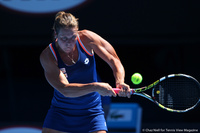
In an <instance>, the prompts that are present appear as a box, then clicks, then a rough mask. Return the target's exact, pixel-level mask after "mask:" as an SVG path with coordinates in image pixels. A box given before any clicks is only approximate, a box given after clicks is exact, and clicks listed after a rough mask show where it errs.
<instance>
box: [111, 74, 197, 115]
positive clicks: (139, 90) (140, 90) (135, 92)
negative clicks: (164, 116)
mask: <svg viewBox="0 0 200 133" xmlns="http://www.w3.org/2000/svg"><path fill="white" fill-rule="evenodd" d="M175 76H183V77H187V78H191V79H193V80H194V81H196V82H197V83H198V84H199V82H198V81H197V80H196V79H195V78H193V77H191V76H189V75H186V74H170V75H168V76H164V77H162V78H160V79H159V80H156V81H155V82H153V83H152V84H150V85H148V86H145V87H141V88H134V89H133V88H131V92H130V94H131V95H138V96H142V97H144V98H146V99H148V100H150V101H152V102H154V103H155V104H156V105H158V106H159V107H160V108H162V109H165V110H167V111H170V112H177V113H184V112H187V111H189V110H192V109H194V108H195V107H196V106H197V105H198V104H199V101H200V99H199V101H197V103H196V104H195V105H194V106H192V107H190V108H187V109H185V110H176V109H171V108H168V107H165V106H163V105H162V104H160V103H159V102H157V101H156V100H155V97H154V94H155V93H154V86H155V85H157V84H158V83H160V82H161V81H163V80H165V79H166V78H172V77H175ZM116 89H117V88H114V90H116ZM149 89H152V96H150V95H148V94H146V93H144V91H146V90H149ZM116 92H119V90H118V91H116Z"/></svg>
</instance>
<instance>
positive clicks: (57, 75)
mask: <svg viewBox="0 0 200 133" xmlns="http://www.w3.org/2000/svg"><path fill="white" fill-rule="evenodd" d="M40 62H41V65H42V67H43V68H44V74H45V77H46V79H47V81H48V82H49V84H50V85H51V86H52V87H54V88H55V89H57V90H58V91H59V92H60V93H62V94H63V95H64V96H66V97H79V96H83V95H86V94H88V93H91V92H94V91H97V92H99V93H100V95H103V96H105V95H110V96H115V95H116V94H115V93H114V92H113V91H110V90H111V89H112V88H111V86H109V85H108V84H106V83H88V84H79V83H69V82H68V80H67V79H66V77H65V76H64V74H63V73H62V71H60V69H59V68H58V66H57V61H56V60H55V58H54V57H53V55H52V53H51V51H50V49H49V47H47V48H46V49H45V50H44V51H43V52H42V53H41V55H40ZM102 90H104V91H102Z"/></svg>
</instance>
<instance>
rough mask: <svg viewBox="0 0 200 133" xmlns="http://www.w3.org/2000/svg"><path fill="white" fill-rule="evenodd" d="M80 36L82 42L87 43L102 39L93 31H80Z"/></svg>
mask: <svg viewBox="0 0 200 133" xmlns="http://www.w3.org/2000/svg"><path fill="white" fill-rule="evenodd" d="M79 36H80V38H81V40H83V41H87V42H94V41H97V40H98V39H99V38H100V36H99V35H98V34H96V33H95V32H93V31H90V30H81V31H79Z"/></svg>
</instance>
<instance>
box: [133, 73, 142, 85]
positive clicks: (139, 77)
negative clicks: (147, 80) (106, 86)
mask: <svg viewBox="0 0 200 133" xmlns="http://www.w3.org/2000/svg"><path fill="white" fill-rule="evenodd" d="M131 81H132V82H133V84H135V85H138V84H140V83H141V82H142V75H141V74H140V73H134V74H133V75H132V76H131Z"/></svg>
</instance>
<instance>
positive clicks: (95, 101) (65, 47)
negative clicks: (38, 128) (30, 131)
mask: <svg viewBox="0 0 200 133" xmlns="http://www.w3.org/2000/svg"><path fill="white" fill-rule="evenodd" d="M53 29H54V33H55V41H54V42H52V43H51V44H50V45H49V46H48V47H47V48H46V49H44V50H43V52H42V53H41V55H40V62H41V65H42V67H43V68H44V74H45V77H46V79H47V81H48V82H49V84H50V85H51V86H52V87H53V88H54V96H53V99H52V103H51V107H50V109H49V110H48V113H47V115H46V118H45V120H44V124H43V131H42V132H43V133H63V132H64V133H106V131H107V127H106V123H105V118H104V112H103V110H102V106H101V96H100V95H102V96H114V97H115V96H116V93H115V92H114V91H113V89H112V87H111V86H110V85H109V84H108V83H102V82H98V81H97V72H96V64H95V58H94V53H96V54H97V55H98V56H100V57H101V58H102V59H103V60H104V61H105V62H107V63H108V65H109V66H110V67H111V69H112V70H113V74H114V78H115V81H116V87H117V88H120V89H121V90H120V93H119V96H122V97H126V96H127V97H130V88H129V86H128V85H127V84H125V83H124V77H125V72H124V68H123V66H122V63H121V62H120V59H119V58H118V56H117V54H116V52H115V50H114V48H113V47H112V46H111V44H109V43H108V42H107V41H106V40H104V39H103V38H102V37H100V36H99V35H97V34H96V33H94V32H92V31H89V30H82V31H79V30H78V21H77V18H75V17H74V16H73V15H72V14H70V13H65V12H63V11H61V12H58V13H57V14H56V16H55V21H54V26H53Z"/></svg>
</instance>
